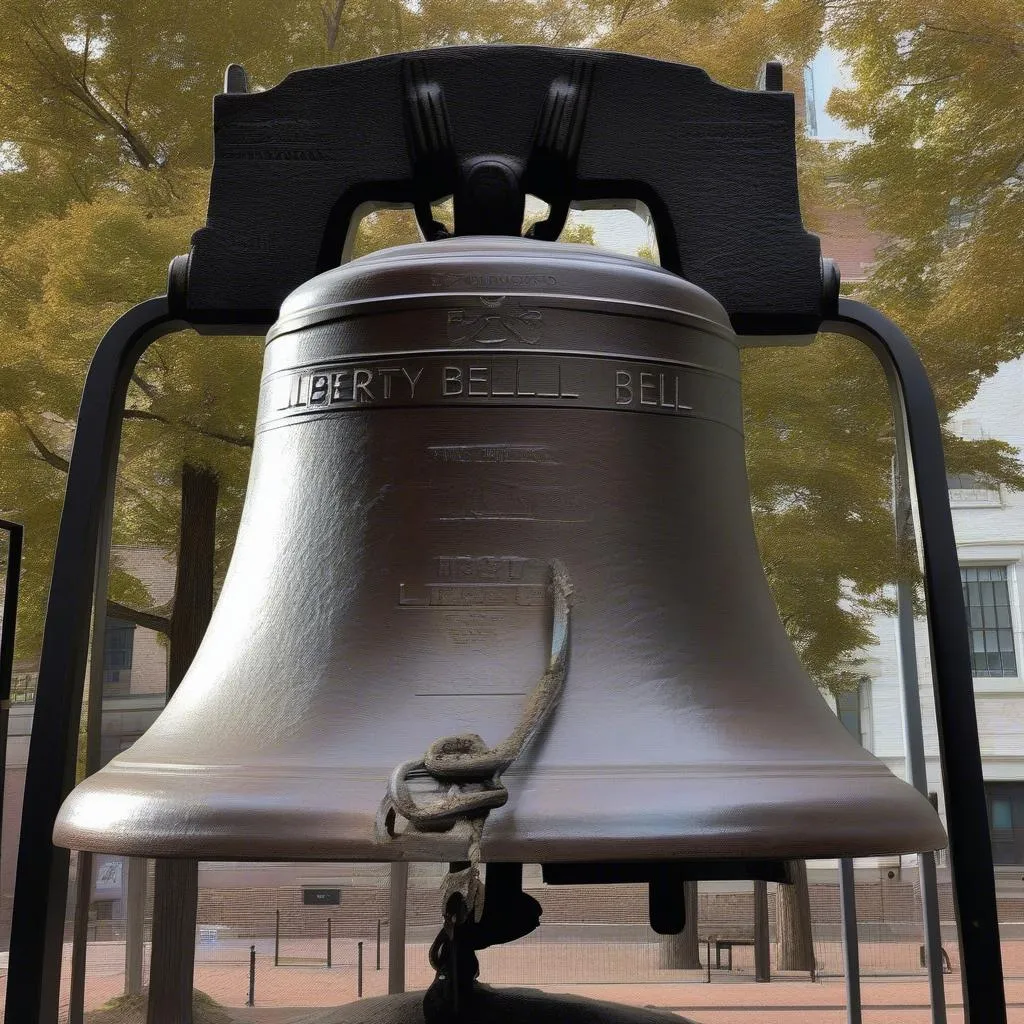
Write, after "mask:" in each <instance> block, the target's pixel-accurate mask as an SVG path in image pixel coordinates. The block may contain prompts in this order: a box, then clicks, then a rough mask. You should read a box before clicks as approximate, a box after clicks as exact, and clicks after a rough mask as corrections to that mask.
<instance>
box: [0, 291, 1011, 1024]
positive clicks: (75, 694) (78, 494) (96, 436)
mask: <svg viewBox="0 0 1024 1024" xmlns="http://www.w3.org/2000/svg"><path fill="white" fill-rule="evenodd" d="M190 326H192V325H190V324H189V323H187V322H186V321H184V320H179V319H175V318H174V317H173V315H172V313H171V311H170V309H169V306H168V302H167V299H166V297H159V298H154V299H150V300H148V301H146V302H143V303H141V304H140V305H138V306H135V307H134V308H133V309H131V310H129V311H128V312H127V313H125V314H124V315H123V316H122V317H121V318H120V319H119V320H117V321H116V322H115V323H114V324H113V325H112V326H111V328H110V330H109V331H108V332H107V334H106V336H105V337H104V339H103V342H102V343H101V345H100V347H99V349H98V350H97V353H96V356H95V358H94V360H93V363H92V367H91V368H90V370H89V375H88V377H87V379H86V385H85V390H84V393H83V397H82V405H81V410H80V413H79V420H78V431H77V434H76V437H75V446H74V452H73V455H72V460H71V470H70V472H69V474H68V484H67V493H66V496H65V503H64V512H63V515H62V517H61V525H60V533H59V536H58V541H57V551H56V556H55V560H54V573H53V584H52V587H51V591H50V598H49V604H48V607H47V625H46V633H45V636H44V640H43V652H42V659H41V663H40V671H39V683H38V689H37V694H36V713H35V722H34V727H33V730H32V741H31V746H30V750H29V762H28V771H27V775H26V780H25V806H26V808H31V811H32V813H31V814H26V815H25V820H24V822H23V825H22V835H21V845H20V850H19V856H18V875H17V882H16V887H15V902H14V920H13V925H12V932H11V952H10V971H9V974H8V984H7V1005H6V1011H5V1017H4V1020H5V1022H6V1024H26V1022H30V1021H31V1022H38V1024H55V1022H56V1020H57V1011H58V1005H57V1002H58V991H59V986H60V970H61V959H62V956H61V954H62V946H63V939H64V912H65V900H66V893H67V879H68V866H69V856H68V852H67V851H66V850H62V849H58V848H56V847H54V845H53V843H52V841H51V832H52V829H53V823H54V820H55V819H56V816H57V811H58V810H59V808H60V805H61V802H62V801H63V799H64V797H65V796H66V795H67V793H68V792H69V791H70V790H71V787H72V784H73V782H74V765H75V760H76V743H77V739H78V718H77V715H76V712H77V711H78V710H79V709H80V706H81V702H82V690H83V680H84V675H85V665H86V656H87V650H88V640H89V621H90V611H91V606H92V598H93V593H94V590H95V584H96V566H97V562H98V561H101V560H102V559H101V554H102V552H103V551H104V550H105V549H106V548H107V547H108V546H109V542H110V519H109V512H105V511H104V510H105V509H109V505H108V503H107V501H106V499H107V496H108V494H109V492H110V491H111V490H112V488H113V484H114V479H115V476H116V471H117V454H118V448H119V443H120V431H121V421H122V415H123V411H124V401H125V396H126V393H127V389H128V382H129V380H130V378H131V373H132V370H133V369H134V367H135V365H136V363H137V362H138V360H139V358H140V356H141V355H142V353H143V352H144V351H145V350H146V348H147V347H148V346H149V345H150V344H151V343H152V342H153V341H155V340H156V339H157V338H160V337H162V336H164V335H166V334H169V333H172V332H174V331H176V330H181V329H185V328H187V327H190ZM268 326H269V325H267V324H262V323H233V324H224V325H222V326H221V327H219V328H215V327H212V326H210V325H204V326H203V328H202V330H203V333H206V334H215V333H218V331H219V332H220V333H240V332H245V333H249V332H252V333H257V332H260V331H263V330H265V329H266V328H267V327H268ZM822 330H824V331H831V332H835V333H838V334H844V335H847V336H849V337H852V338H855V339H857V340H858V341H861V342H863V343H865V344H866V345H867V346H868V347H869V348H871V350H872V351H873V352H874V353H875V355H876V356H877V357H878V359H879V361H880V362H881V363H882V365H883V367H884V368H885V371H886V375H887V378H888V381H889V387H890V391H891V394H892V399H893V409H894V415H895V420H896V424H897V429H898V430H901V431H903V432H904V433H905V435H906V439H907V445H908V448H909V451H910V453H911V458H912V462H913V465H914V468H915V482H916V489H917V500H918V506H919V514H920V524H921V534H922V546H923V549H924V577H925V591H926V597H927V602H928V618H929V632H930V638H931V648H932V662H933V679H934V686H935V704H936V713H937V716H938V726H939V749H940V756H941V762H942V772H943V780H944V790H945V800H946V815H947V826H948V831H949V845H950V853H951V859H952V864H953V886H954V903H955V906H956V914H957V925H958V928H959V932H960V947H961V976H962V982H963V989H964V1007H965V1018H966V1021H967V1022H969V1024H1003V1022H1005V1020H1006V1009H1005V997H1004V994H1003V976H1002V962H1001V957H1000V948H999V930H998V921H997V917H996V899H995V880H994V875H993V867H992V852H991V846H990V844H989V840H988V819H987V813H986V806H985V798H984V786H983V782H982V769H981V751H980V746H979V742H978V729H977V718H976V714H975V707H974V689H973V682H972V676H971V667H970V657H969V650H968V641H967V630H966V625H965V618H964V608H963V602H962V597H961V588H960V573H959V562H958V559H957V551H956V542H955V539H954V535H953V522H952V516H951V514H950V511H949V498H948V493H947V491H946V475H945V463H944V459H943V454H942V436H941V433H940V429H939V418H938V412H937V409H936V406H935V400H934V397H933V394H932V390H931V385H930V384H929V382H928V378H927V375H926V373H925V370H924V367H923V365H922V363H921V361H920V359H919V358H918V356H917V353H916V352H915V351H914V348H913V346H912V345H911V343H910V341H909V340H908V339H907V337H906V336H905V335H904V334H903V332H902V331H900V329H899V328H898V327H897V326H896V325H895V324H894V323H893V322H892V321H891V320H889V319H888V318H886V317H885V316H883V315H882V314H881V313H879V312H878V311H877V310H874V309H872V308H871V307H870V306H865V305H863V304H862V303H858V302H853V301H851V300H847V299H843V300H840V304H839V313H838V316H836V317H834V318H832V319H830V320H828V321H826V322H825V323H823V324H822ZM44 906H45V910H43V907H44Z"/></svg>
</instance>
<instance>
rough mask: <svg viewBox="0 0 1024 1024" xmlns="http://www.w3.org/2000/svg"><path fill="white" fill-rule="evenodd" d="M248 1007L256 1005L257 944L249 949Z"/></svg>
mask: <svg viewBox="0 0 1024 1024" xmlns="http://www.w3.org/2000/svg"><path fill="white" fill-rule="evenodd" d="M245 1005H246V1006H255V1005H256V944H255V943H253V944H252V945H251V946H250V947H249V1001H248V1002H247V1003H246V1004H245Z"/></svg>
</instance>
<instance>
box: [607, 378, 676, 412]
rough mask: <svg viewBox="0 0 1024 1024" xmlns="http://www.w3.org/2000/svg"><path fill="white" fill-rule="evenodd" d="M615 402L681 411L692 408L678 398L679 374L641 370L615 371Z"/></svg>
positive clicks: (619, 404)
mask: <svg viewBox="0 0 1024 1024" xmlns="http://www.w3.org/2000/svg"><path fill="white" fill-rule="evenodd" d="M615 404H616V405H618V406H626V407H634V406H654V407H656V408H658V409H673V410H677V411H682V410H685V409H692V408H693V406H692V405H687V404H686V403H685V402H681V401H680V400H679V375H678V374H675V373H664V372H659V373H655V372H650V371H648V372H645V371H643V370H639V371H633V370H616V371H615Z"/></svg>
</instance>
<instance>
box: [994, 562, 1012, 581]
mask: <svg viewBox="0 0 1024 1024" xmlns="http://www.w3.org/2000/svg"><path fill="white" fill-rule="evenodd" d="M1007 575H1008V573H1007V570H1006V566H1005V565H993V566H992V579H994V580H1005V579H1006V578H1007Z"/></svg>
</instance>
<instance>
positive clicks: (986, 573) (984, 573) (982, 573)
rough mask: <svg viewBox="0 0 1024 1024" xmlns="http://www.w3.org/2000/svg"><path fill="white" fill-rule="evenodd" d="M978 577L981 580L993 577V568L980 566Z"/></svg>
mask: <svg viewBox="0 0 1024 1024" xmlns="http://www.w3.org/2000/svg"><path fill="white" fill-rule="evenodd" d="M978 579H979V580H990V579H992V570H991V569H987V568H980V567H979V569H978Z"/></svg>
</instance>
